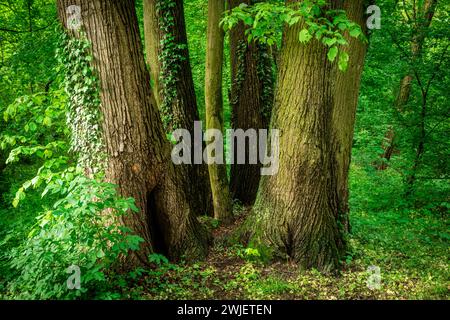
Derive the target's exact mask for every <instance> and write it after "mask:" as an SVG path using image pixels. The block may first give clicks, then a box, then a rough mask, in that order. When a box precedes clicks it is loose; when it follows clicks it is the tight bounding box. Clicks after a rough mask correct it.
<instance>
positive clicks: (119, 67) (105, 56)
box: [57, 0, 207, 265]
mask: <svg viewBox="0 0 450 320" xmlns="http://www.w3.org/2000/svg"><path fill="white" fill-rule="evenodd" d="M57 4H58V14H59V17H60V20H61V22H62V24H63V25H64V26H65V27H66V28H67V26H68V23H70V22H73V21H72V20H71V19H73V17H72V16H71V15H70V11H67V9H68V7H69V6H72V5H75V6H78V7H79V8H80V10H81V12H80V13H81V16H80V18H81V22H82V27H81V30H82V31H83V32H84V33H85V34H86V37H87V40H88V41H89V42H90V43H91V45H92V48H91V50H92V55H93V66H94V70H95V71H96V72H97V74H98V78H99V81H100V100H101V113H102V116H103V121H102V127H103V134H104V140H105V144H106V146H105V147H106V152H107V156H108V164H107V170H106V175H107V179H108V180H109V181H111V182H113V183H115V184H117V185H118V191H119V193H120V195H121V196H123V197H132V198H134V199H135V201H136V204H137V207H138V209H139V213H138V214H135V215H130V216H129V217H124V218H123V221H122V222H123V224H124V225H125V226H127V227H129V228H131V229H132V230H133V231H134V232H135V233H137V234H138V235H139V236H141V237H142V238H144V240H145V243H144V245H143V246H142V247H141V249H140V250H139V251H138V253H137V254H136V255H135V256H134V257H133V258H134V259H133V260H132V261H131V262H129V263H128V265H131V264H132V265H138V264H142V263H146V262H147V255H148V254H149V253H151V252H158V253H162V254H165V255H167V256H168V257H169V258H171V259H173V260H176V259H178V258H180V257H181V256H185V257H186V258H188V259H195V258H197V257H202V256H203V255H204V254H205V253H206V250H207V248H206V246H207V243H206V242H207V241H206V240H207V239H206V234H205V233H204V232H203V229H202V228H201V227H200V225H199V224H198V223H197V221H196V218H195V216H194V214H193V209H192V208H191V206H190V203H189V201H188V196H187V195H186V193H185V191H184V189H183V186H182V185H181V184H180V183H179V170H178V168H177V167H175V166H174V165H173V163H172V162H171V159H170V143H169V142H168V141H167V139H166V135H165V132H164V129H163V124H162V122H161V119H160V115H159V112H158V108H157V105H156V101H155V98H154V96H153V93H152V90H151V87H150V85H149V83H150V77H149V74H148V71H147V70H146V67H145V62H144V55H143V50H142V48H141V42H140V38H139V28H138V22H137V16H136V12H135V9H134V8H135V7H134V1H133V0H116V1H108V0H58V2H57ZM70 25H71V24H70ZM69 33H70V34H71V36H74V37H80V36H83V33H81V32H77V31H70V32H69ZM74 54H76V53H74Z"/></svg>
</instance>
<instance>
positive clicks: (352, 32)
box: [350, 28, 361, 38]
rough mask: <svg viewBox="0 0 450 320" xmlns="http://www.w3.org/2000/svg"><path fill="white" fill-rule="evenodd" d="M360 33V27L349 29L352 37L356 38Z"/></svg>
mask: <svg viewBox="0 0 450 320" xmlns="http://www.w3.org/2000/svg"><path fill="white" fill-rule="evenodd" d="M360 35H361V29H360V28H354V29H352V30H351V31H350V36H352V37H353V38H358V37H359V36H360Z"/></svg>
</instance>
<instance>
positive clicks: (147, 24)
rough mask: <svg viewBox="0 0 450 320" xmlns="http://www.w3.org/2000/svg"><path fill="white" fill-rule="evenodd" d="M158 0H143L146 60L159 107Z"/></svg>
mask: <svg viewBox="0 0 450 320" xmlns="http://www.w3.org/2000/svg"><path fill="white" fill-rule="evenodd" d="M156 1H157V0H143V6H144V42H145V53H146V62H147V65H148V67H149V69H150V78H151V80H152V88H153V94H154V96H155V99H156V103H157V104H158V107H159V106H161V98H160V90H161V87H160V83H159V76H160V72H161V69H160V64H159V54H160V42H161V33H160V31H159V17H158V14H157V12H156Z"/></svg>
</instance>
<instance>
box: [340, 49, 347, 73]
mask: <svg viewBox="0 0 450 320" xmlns="http://www.w3.org/2000/svg"><path fill="white" fill-rule="evenodd" d="M348 60H349V56H348V53H347V52H345V51H342V52H341V54H340V55H339V70H341V71H346V70H347V68H348Z"/></svg>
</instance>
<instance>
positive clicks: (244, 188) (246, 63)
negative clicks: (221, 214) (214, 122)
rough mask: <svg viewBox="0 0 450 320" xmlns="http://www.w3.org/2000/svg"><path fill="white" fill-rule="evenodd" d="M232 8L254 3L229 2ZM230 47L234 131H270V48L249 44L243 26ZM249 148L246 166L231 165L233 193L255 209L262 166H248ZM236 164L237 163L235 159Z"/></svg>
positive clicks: (232, 37) (236, 30)
mask: <svg viewBox="0 0 450 320" xmlns="http://www.w3.org/2000/svg"><path fill="white" fill-rule="evenodd" d="M229 2H230V7H231V8H235V7H237V6H239V5H240V4H241V3H246V4H251V2H252V1H251V0H230V1H229ZM230 46H231V76H232V81H231V83H232V84H231V99H230V101H231V107H232V127H233V129H243V130H244V131H246V130H248V129H256V130H258V129H267V128H268V126H269V121H270V114H271V109H272V104H273V89H274V88H273V85H274V81H273V72H272V58H271V56H270V50H269V48H268V47H267V46H264V45H261V44H257V43H255V42H252V43H250V44H249V43H248V42H247V37H246V35H245V27H244V24H243V23H242V22H241V23H239V25H238V26H236V27H235V28H234V29H233V30H231V32H230ZM249 149H250V146H248V145H247V146H246V149H245V152H246V164H236V161H235V162H234V164H232V165H231V178H230V190H231V194H232V196H233V198H234V199H237V200H239V201H240V202H241V203H242V204H244V205H252V204H253V203H254V201H255V199H256V194H257V192H258V187H259V181H260V178H261V174H260V170H261V164H249V163H248V160H249V156H248V153H249ZM235 160H236V159H235Z"/></svg>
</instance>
